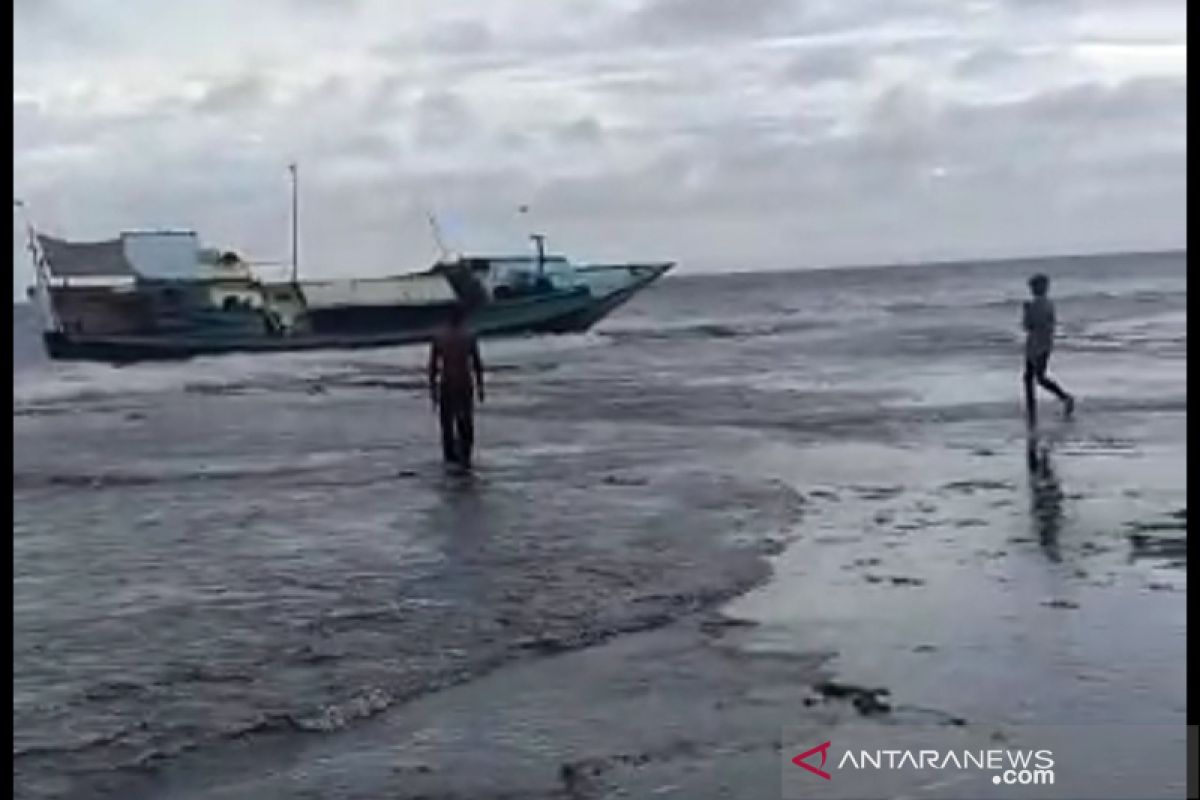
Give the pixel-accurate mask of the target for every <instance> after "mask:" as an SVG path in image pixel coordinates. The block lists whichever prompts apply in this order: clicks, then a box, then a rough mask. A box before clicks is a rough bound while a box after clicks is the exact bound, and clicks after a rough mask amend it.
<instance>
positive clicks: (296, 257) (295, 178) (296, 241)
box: [288, 161, 300, 285]
mask: <svg viewBox="0 0 1200 800" xmlns="http://www.w3.org/2000/svg"><path fill="white" fill-rule="evenodd" d="M288 172H289V173H291V177H292V284H293V285H295V284H296V283H297V282H298V280H299V278H300V175H299V167H298V166H297V164H296V162H295V161H293V162H292V163H291V164H288Z"/></svg>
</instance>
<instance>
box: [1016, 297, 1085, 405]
mask: <svg viewBox="0 0 1200 800" xmlns="http://www.w3.org/2000/svg"><path fill="white" fill-rule="evenodd" d="M1029 290H1030V292H1031V293H1032V294H1033V299H1032V300H1027V301H1026V302H1025V309H1024V315H1023V318H1022V320H1021V322H1022V326H1023V327H1024V328H1025V414H1026V417H1027V418H1028V420H1029V424H1030V425H1034V424H1036V423H1037V400H1036V398H1035V397H1034V391H1033V384H1034V381H1037V383H1038V385H1040V386H1041V387H1042V388H1043V389H1045V390H1047V391H1048V392H1050V393H1051V394H1053V395H1054V396H1055V397H1057V398H1058V399H1059V400H1060V401H1062V404H1063V413H1064V414H1066V416H1068V417H1069V416H1071V413H1072V412H1073V411H1074V410H1075V398H1074V397H1072V396H1071V394H1070V393H1069V392H1066V391H1064V390H1063V388H1062V387H1061V386H1059V385H1058V384H1057V383H1055V382H1054V381H1053V380H1051V379H1050V377H1049V376H1048V375H1046V367H1047V366H1048V365H1049V363H1050V352H1051V351H1052V350H1053V349H1054V324H1055V319H1054V303H1052V302H1050V298H1049V297H1048V296H1047V295H1048V293H1049V291H1050V279H1049V278H1047V277H1046V276H1045V275H1034V276H1033V277H1032V278H1030V279H1029Z"/></svg>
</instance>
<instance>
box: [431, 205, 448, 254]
mask: <svg viewBox="0 0 1200 800" xmlns="http://www.w3.org/2000/svg"><path fill="white" fill-rule="evenodd" d="M425 216H426V218H427V219H428V220H429V229H430V230H431V231H433V241H434V244H436V245H437V249H438V252H440V253H441V254H442V260H443V261H448V260H449V259H450V251H449V250H448V249H447V248H446V242H445V240H444V239H443V238H442V226H441V225H439V224H438V220H437V216H436V215H435V214H434V213H433V212H432V211H428V210H427V211H426V212H425Z"/></svg>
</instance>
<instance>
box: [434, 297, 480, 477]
mask: <svg viewBox="0 0 1200 800" xmlns="http://www.w3.org/2000/svg"><path fill="white" fill-rule="evenodd" d="M466 318H467V315H466V311H465V310H464V309H463V307H462V306H460V305H456V306H455V307H454V308H453V309H452V310H451V312H450V324H449V325H448V326H447V327H446V329H445V330H444V331H442V332H441V333H440V334H438V335H437V336H436V337H435V338H434V340H433V343H432V345H431V347H430V349H429V395H430V398H431V399H432V400H433V405H434V408H435V409H437V411H438V413H439V416H440V418H441V424H442V457H443V458H444V459H445V461H446V463H447V464H457V465H459V466H460V467H462V468H463V469H470V468H471V450H472V448H473V447H474V444H475V393H476V391H478V393H479V402H481V403H482V402H483V361H482V359H481V358H480V357H479V343H478V342H477V341H476V340H475V336H474V335H473V334H472V333H471V331H470V330H469V329H468V328H467V326H466Z"/></svg>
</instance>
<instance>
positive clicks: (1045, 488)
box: [1026, 434, 1063, 561]
mask: <svg viewBox="0 0 1200 800" xmlns="http://www.w3.org/2000/svg"><path fill="white" fill-rule="evenodd" d="M1050 452H1051V448H1050V443H1049V442H1047V441H1039V439H1038V437H1037V435H1036V434H1033V435H1030V437H1029V439H1028V440H1027V442H1026V455H1027V457H1028V465H1029V495H1030V499H1031V506H1030V516H1031V517H1032V519H1033V527H1034V530H1035V531H1036V532H1037V535H1038V541H1039V542H1041V545H1042V549H1043V550H1045V551H1046V556H1047V557H1048V558H1049V559H1050V560H1051V561H1061V560H1062V557H1061V555H1060V554H1059V549H1058V532H1059V529H1060V528H1061V527H1062V518H1063V509H1062V505H1063V491H1062V486H1061V485H1060V484H1059V482H1058V474H1057V473H1055V471H1054V464H1053V462H1052V461H1051V459H1050Z"/></svg>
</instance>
